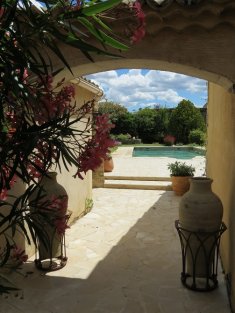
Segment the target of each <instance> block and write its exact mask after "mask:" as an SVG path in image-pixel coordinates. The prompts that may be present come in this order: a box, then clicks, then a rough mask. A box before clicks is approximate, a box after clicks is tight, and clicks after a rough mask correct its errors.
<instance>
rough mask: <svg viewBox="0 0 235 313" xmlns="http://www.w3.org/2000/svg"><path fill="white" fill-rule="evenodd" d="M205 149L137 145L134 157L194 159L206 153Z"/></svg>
mask: <svg viewBox="0 0 235 313" xmlns="http://www.w3.org/2000/svg"><path fill="white" fill-rule="evenodd" d="M204 154H205V152H204V151H198V150H194V149H193V148H182V147H181V148H175V147H171V148H170V147H149V148H148V147H135V148H134V149H133V154H132V156H133V157H168V158H175V159H184V160H187V159H192V158H194V157H196V156H199V155H202V156H203V155H204Z"/></svg>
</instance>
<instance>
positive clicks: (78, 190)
mask: <svg viewBox="0 0 235 313" xmlns="http://www.w3.org/2000/svg"><path fill="white" fill-rule="evenodd" d="M75 92H76V97H75V100H76V105H77V106H78V107H79V106H81V105H83V104H84V102H86V101H89V100H92V99H93V98H94V96H95V94H94V93H92V92H91V91H89V90H86V89H84V88H82V87H80V86H79V85H75ZM75 127H78V128H80V126H79V124H78V123H77V124H76V125H75ZM75 173H76V168H75V167H72V168H71V169H70V171H69V172H68V171H66V169H65V168H64V167H63V166H62V173H58V175H57V181H58V183H60V184H61V185H63V186H64V188H65V189H66V191H67V193H68V196H69V202H68V210H70V211H72V216H71V218H70V220H69V222H70V223H71V222H73V220H74V219H76V218H78V217H79V216H81V214H82V212H83V211H84V209H85V206H86V200H87V199H88V200H89V199H91V198H92V172H91V171H89V172H88V173H87V174H86V175H83V176H84V179H83V180H81V179H79V178H73V175H74V174H75Z"/></svg>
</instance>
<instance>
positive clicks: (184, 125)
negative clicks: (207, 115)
mask: <svg viewBox="0 0 235 313" xmlns="http://www.w3.org/2000/svg"><path fill="white" fill-rule="evenodd" d="M205 128H206V125H205V122H204V119H203V117H202V114H201V112H200V110H199V109H197V108H196V107H195V106H194V104H193V103H192V102H191V101H189V100H182V101H181V102H180V103H179V104H178V106H177V107H176V109H174V110H173V111H172V113H171V116H170V121H169V132H170V133H171V134H172V135H174V136H175V137H176V141H177V142H182V143H184V144H187V143H188V142H189V141H188V136H189V133H190V131H192V130H194V129H200V130H205Z"/></svg>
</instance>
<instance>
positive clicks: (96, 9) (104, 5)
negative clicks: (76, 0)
mask: <svg viewBox="0 0 235 313" xmlns="http://www.w3.org/2000/svg"><path fill="white" fill-rule="evenodd" d="M121 2H122V1H121V0H108V1H103V2H100V3H98V4H93V5H91V6H88V7H85V8H83V9H82V10H81V12H82V13H83V14H84V15H86V16H92V15H95V14H98V13H101V12H103V11H106V10H108V9H111V8H113V7H114V6H116V5H118V4H120V3H121Z"/></svg>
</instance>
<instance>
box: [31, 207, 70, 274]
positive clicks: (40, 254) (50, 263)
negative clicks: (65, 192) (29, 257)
mask: <svg viewBox="0 0 235 313" xmlns="http://www.w3.org/2000/svg"><path fill="white" fill-rule="evenodd" d="M70 215H71V213H70V214H67V215H66V216H65V218H66V222H67V221H68V219H69V218H70ZM48 229H49V230H48V231H47V235H48V241H49V242H48V243H47V244H48V247H45V245H44V244H43V242H41V241H40V240H39V239H38V244H37V248H36V259H35V260H34V263H35V265H36V267H37V268H38V269H39V270H42V271H47V272H49V271H57V270H59V269H61V268H63V267H64V266H65V265H66V264H67V260H68V258H67V255H66V245H65V234H61V235H58V234H57V231H56V228H55V227H50V228H48ZM55 243H56V246H58V249H56V252H54V251H53V250H54V247H53V246H54V245H55Z"/></svg>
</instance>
